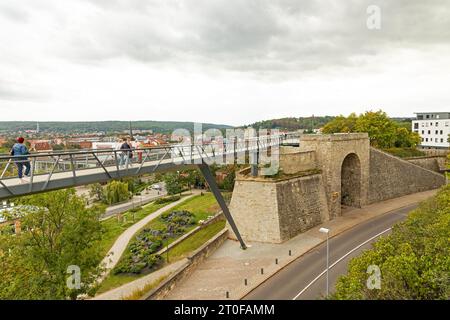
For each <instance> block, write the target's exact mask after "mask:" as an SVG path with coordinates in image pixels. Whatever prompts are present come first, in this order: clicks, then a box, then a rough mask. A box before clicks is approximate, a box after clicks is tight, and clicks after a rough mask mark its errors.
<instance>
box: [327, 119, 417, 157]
mask: <svg viewBox="0 0 450 320" xmlns="http://www.w3.org/2000/svg"><path fill="white" fill-rule="evenodd" d="M322 132H323V133H349V132H367V133H368V134H369V139H370V143H371V145H372V146H374V147H378V148H383V149H386V148H392V147H402V148H406V147H407V148H411V147H416V145H417V144H418V143H419V142H420V137H419V135H418V134H417V133H415V132H411V130H410V128H409V127H407V126H406V124H405V123H398V122H396V121H394V120H392V119H390V118H389V117H388V116H387V114H386V113H385V112H383V111H381V110H379V111H376V112H373V111H367V112H365V113H364V114H360V115H359V116H356V114H354V113H352V114H350V116H348V117H344V116H339V117H336V118H335V119H334V120H332V121H330V122H329V123H327V124H326V125H325V126H324V127H323V129H322Z"/></svg>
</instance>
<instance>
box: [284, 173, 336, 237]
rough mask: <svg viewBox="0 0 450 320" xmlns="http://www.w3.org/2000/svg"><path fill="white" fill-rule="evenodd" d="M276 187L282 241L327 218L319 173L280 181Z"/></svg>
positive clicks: (326, 208) (325, 202)
mask: <svg viewBox="0 0 450 320" xmlns="http://www.w3.org/2000/svg"><path fill="white" fill-rule="evenodd" d="M276 187H277V201H278V212H279V224H280V234H281V240H282V241H285V240H288V239H290V238H292V237H295V236H296V235H298V234H299V233H301V232H304V231H306V230H308V229H311V228H312V227H314V226H316V225H318V224H320V223H322V222H324V221H326V220H328V206H327V199H326V197H325V189H324V186H323V183H322V176H321V175H320V174H315V175H311V176H307V177H303V178H299V179H292V180H288V181H285V182H280V183H277V186H276Z"/></svg>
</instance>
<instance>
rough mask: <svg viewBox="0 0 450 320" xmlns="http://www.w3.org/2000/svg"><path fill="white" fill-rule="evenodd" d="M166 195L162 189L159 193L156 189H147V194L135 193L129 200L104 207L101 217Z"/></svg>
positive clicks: (121, 211) (109, 215)
mask: <svg viewBox="0 0 450 320" xmlns="http://www.w3.org/2000/svg"><path fill="white" fill-rule="evenodd" d="M166 195H167V193H166V190H162V191H160V192H159V193H158V191H157V190H150V191H148V194H147V193H144V194H142V195H140V196H138V195H135V196H133V198H132V199H131V200H130V201H127V202H124V203H120V204H117V205H114V206H109V207H108V208H106V210H105V213H104V214H103V215H102V219H107V218H109V217H111V216H113V215H115V214H118V213H124V212H126V211H128V210H130V209H132V208H134V207H138V206H143V205H145V204H147V203H149V202H151V201H153V200H156V199H158V198H161V197H165V196H166Z"/></svg>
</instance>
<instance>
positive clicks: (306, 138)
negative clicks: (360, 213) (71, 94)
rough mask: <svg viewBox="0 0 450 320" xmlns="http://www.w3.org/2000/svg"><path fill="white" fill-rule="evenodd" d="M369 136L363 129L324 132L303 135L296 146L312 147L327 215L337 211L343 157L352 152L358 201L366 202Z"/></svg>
mask: <svg viewBox="0 0 450 320" xmlns="http://www.w3.org/2000/svg"><path fill="white" fill-rule="evenodd" d="M369 148H370V145H369V137H368V135H367V133H345V134H328V135H315V134H311V135H303V136H301V138H300V150H301V151H310V150H315V153H316V158H317V163H318V166H319V168H320V169H321V170H322V176H323V182H324V185H325V192H326V196H327V201H328V210H329V212H330V218H331V219H333V218H334V217H337V216H340V215H341V196H342V194H341V170H342V164H343V162H344V159H345V158H346V157H347V156H348V155H349V154H352V153H354V154H356V155H357V157H358V159H359V163H360V170H361V172H360V175H359V179H360V183H359V188H360V190H359V200H358V201H357V203H359V205H360V206H362V205H365V204H366V203H367V192H368V188H369Z"/></svg>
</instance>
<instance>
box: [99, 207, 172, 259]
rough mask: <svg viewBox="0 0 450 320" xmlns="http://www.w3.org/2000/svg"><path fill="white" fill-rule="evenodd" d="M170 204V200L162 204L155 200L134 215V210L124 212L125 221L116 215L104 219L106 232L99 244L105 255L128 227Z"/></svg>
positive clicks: (103, 223)
mask: <svg viewBox="0 0 450 320" xmlns="http://www.w3.org/2000/svg"><path fill="white" fill-rule="evenodd" d="M169 204H170V202H168V203H162V204H155V203H154V202H151V203H149V204H147V205H145V206H143V207H142V209H141V210H139V211H137V212H134V217H133V212H130V211H127V212H126V213H124V214H123V222H119V221H117V218H116V216H112V217H111V218H109V219H106V220H103V221H102V222H101V224H102V226H103V228H104V233H103V237H102V240H101V241H100V242H99V246H100V247H101V248H102V249H101V250H102V253H103V255H106V254H107V253H108V251H109V249H111V247H112V245H113V244H114V242H115V241H116V240H117V238H118V237H119V236H120V235H121V234H122V233H123V232H124V231H125V230H126V229H128V228H129V227H131V226H132V225H133V224H135V223H136V222H138V221H140V220H141V219H143V218H145V217H146V216H148V215H149V214H151V213H153V212H155V211H156V210H158V209H161V208H162V207H165V206H167V205H169Z"/></svg>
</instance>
